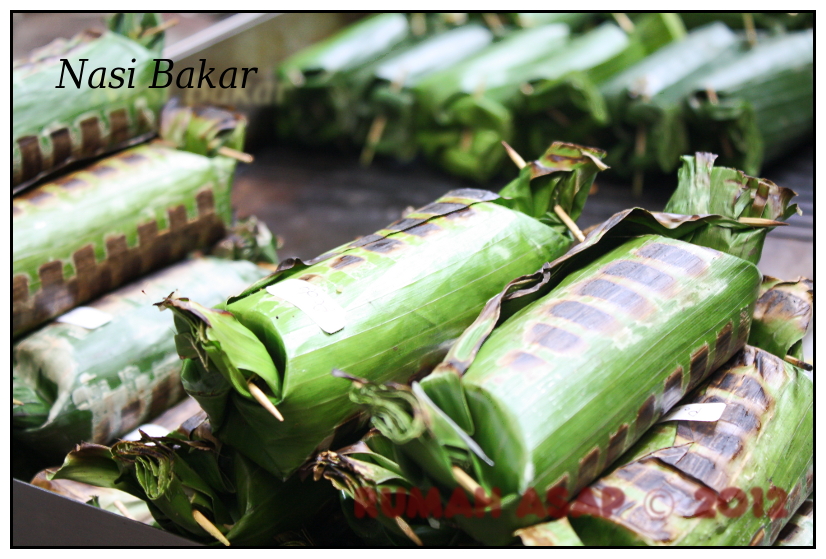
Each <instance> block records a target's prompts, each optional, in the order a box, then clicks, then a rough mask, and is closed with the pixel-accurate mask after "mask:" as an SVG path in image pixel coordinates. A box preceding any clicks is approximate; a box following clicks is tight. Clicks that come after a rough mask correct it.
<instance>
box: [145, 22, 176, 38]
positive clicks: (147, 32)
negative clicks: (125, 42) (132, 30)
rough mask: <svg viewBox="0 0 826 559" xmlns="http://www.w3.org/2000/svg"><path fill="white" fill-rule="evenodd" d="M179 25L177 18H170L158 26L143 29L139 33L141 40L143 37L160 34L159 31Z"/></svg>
mask: <svg viewBox="0 0 826 559" xmlns="http://www.w3.org/2000/svg"><path fill="white" fill-rule="evenodd" d="M178 23H180V22H179V21H178V18H172V19H170V20H169V21H165V22H163V23H162V24H160V25H156V26H155V27H150V28H149V29H145V30H144V32H143V33H141V39H143V38H144V37H149V36H150V35H155V34H157V33H160V32H161V31H166V30H167V29H169V28H170V27H175V26H176V25H178Z"/></svg>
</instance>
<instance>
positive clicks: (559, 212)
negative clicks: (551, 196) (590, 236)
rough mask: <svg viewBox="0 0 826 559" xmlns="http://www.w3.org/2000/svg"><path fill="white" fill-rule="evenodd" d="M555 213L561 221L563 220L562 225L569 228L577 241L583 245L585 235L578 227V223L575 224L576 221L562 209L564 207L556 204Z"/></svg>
mask: <svg viewBox="0 0 826 559" xmlns="http://www.w3.org/2000/svg"><path fill="white" fill-rule="evenodd" d="M554 213H556V215H558V216H559V219H561V220H562V223H564V224H565V227H567V228H568V229H569V230H570V231H571V233H573V235H574V238H575V239H576V240H577V241H579V242H580V243H581V242H582V241H584V240H585V235H583V234H582V231H581V230H580V228H579V227H577V225H576V223H574V220H573V219H571V216H569V215H568V213H567V212H566V211H565V210H563V209H562V206H560V205H559V204H556V205H555V206H554Z"/></svg>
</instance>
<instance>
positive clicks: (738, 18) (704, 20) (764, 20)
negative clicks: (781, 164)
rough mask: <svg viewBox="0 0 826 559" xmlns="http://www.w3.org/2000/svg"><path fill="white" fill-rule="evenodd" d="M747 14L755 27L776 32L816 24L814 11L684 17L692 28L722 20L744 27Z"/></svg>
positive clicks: (690, 13)
mask: <svg viewBox="0 0 826 559" xmlns="http://www.w3.org/2000/svg"><path fill="white" fill-rule="evenodd" d="M746 15H751V16H752V19H753V21H754V26H755V27H757V28H759V29H769V30H771V31H775V32H783V31H788V30H791V29H802V28H804V27H812V26H813V25H814V12H801V13H788V12H754V13H751V14H744V13H738V12H686V13H685V15H684V16H683V19H684V20H685V24H686V25H687V26H688V27H690V28H694V27H699V26H701V25H707V24H709V23H711V22H713V21H721V22H723V23H725V24H726V25H728V26H729V27H731V28H732V29H743V28H744V27H746V19H745V18H744V16H746Z"/></svg>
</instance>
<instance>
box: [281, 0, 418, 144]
mask: <svg viewBox="0 0 826 559" xmlns="http://www.w3.org/2000/svg"><path fill="white" fill-rule="evenodd" d="M413 39H414V36H413V34H412V33H411V30H410V25H409V24H408V20H407V18H406V17H405V16H404V15H403V14H400V13H385V14H379V15H376V16H372V17H369V18H366V19H364V20H362V21H360V22H358V23H356V24H354V25H351V26H349V27H347V28H346V29H344V30H343V31H341V32H340V33H337V34H336V35H334V36H332V37H330V38H329V39H326V40H324V41H321V42H320V43H317V44H315V45H313V46H311V47H310V48H307V49H304V50H302V51H301V52H299V53H298V54H296V55H295V56H292V57H291V58H289V59H288V60H286V61H285V62H284V63H283V64H281V65H280V66H279V67H278V70H277V74H276V77H277V80H278V86H277V87H278V93H277V104H278V106H279V110H278V120H277V122H276V124H277V130H278V133H279V135H281V136H282V137H285V138H290V139H296V140H299V141H301V142H303V143H307V144H323V143H328V142H331V141H333V140H336V139H339V138H341V137H342V136H345V135H348V134H351V133H352V130H353V123H354V115H351V114H350V110H351V105H352V102H353V99H354V96H357V95H358V93H360V92H361V91H360V88H359V91H354V88H353V83H352V82H350V81H349V80H348V74H351V73H352V72H354V71H356V70H358V69H359V68H361V67H363V66H364V65H366V64H369V63H371V62H374V61H376V60H378V59H380V58H382V57H384V56H386V55H387V54H388V53H389V52H390V51H391V50H392V49H394V48H396V47H398V46H399V45H403V44H408V43H410V42H411V41H413Z"/></svg>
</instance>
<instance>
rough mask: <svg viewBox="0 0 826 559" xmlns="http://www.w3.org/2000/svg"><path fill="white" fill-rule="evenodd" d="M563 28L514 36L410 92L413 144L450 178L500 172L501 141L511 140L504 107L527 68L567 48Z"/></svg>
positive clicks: (529, 74) (475, 177)
mask: <svg viewBox="0 0 826 559" xmlns="http://www.w3.org/2000/svg"><path fill="white" fill-rule="evenodd" d="M568 34H569V30H568V27H567V26H566V25H563V24H552V25H543V26H539V27H534V28H531V29H526V30H523V31H518V32H515V33H513V34H511V35H509V36H508V37H507V38H505V39H504V40H502V41H500V42H498V43H496V44H494V45H491V46H489V47H488V48H486V49H485V50H483V51H482V52H480V53H478V54H477V55H475V56H473V57H471V58H470V59H468V60H465V61H464V62H462V63H460V64H457V65H454V66H452V67H451V68H448V69H446V70H443V71H441V72H437V73H435V74H432V75H430V76H429V77H427V78H426V79H424V80H422V81H421V82H419V83H418V84H417V85H416V86H415V87H414V88H413V91H414V92H415V95H416V102H417V103H418V105H419V107H420V110H419V117H418V118H419V124H418V133H417V141H418V143H419V145H420V146H421V149H422V151H423V153H424V154H425V156H426V157H427V158H428V159H429V160H431V161H432V162H433V163H435V164H436V165H438V166H439V167H442V168H443V169H445V170H446V171H448V172H449V173H451V174H455V175H459V176H462V177H467V178H470V179H473V180H475V181H477V182H486V181H488V180H489V179H491V178H492V177H493V176H494V175H495V174H496V173H497V172H498V171H500V170H501V167H502V163H503V161H504V158H505V153H504V152H503V151H502V149H501V142H502V141H506V142H512V140H513V133H514V130H513V118H512V115H511V107H510V106H509V102H510V101H511V100H513V99H515V98H516V97H517V94H518V93H519V88H520V86H521V85H522V83H524V81H525V79H527V78H529V77H532V76H533V73H532V65H533V64H535V63H537V62H539V61H541V60H542V59H543V58H544V57H546V56H548V55H550V54H551V53H553V52H555V51H556V50H558V49H559V48H561V47H562V46H563V45H565V44H566V42H567V39H568Z"/></svg>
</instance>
